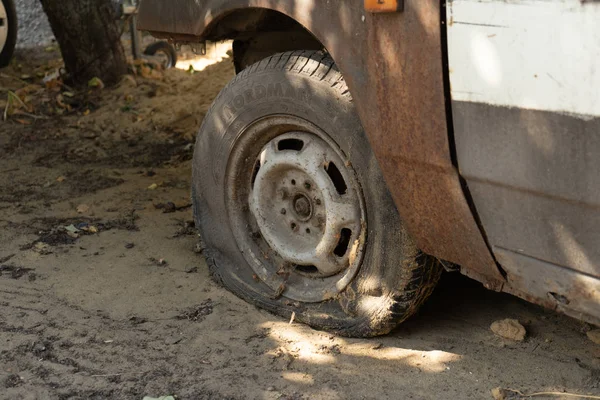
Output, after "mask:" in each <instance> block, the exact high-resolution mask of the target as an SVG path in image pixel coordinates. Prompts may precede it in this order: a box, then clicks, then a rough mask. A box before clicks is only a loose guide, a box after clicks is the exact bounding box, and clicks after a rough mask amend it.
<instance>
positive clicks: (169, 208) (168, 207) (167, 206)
mask: <svg viewBox="0 0 600 400" xmlns="http://www.w3.org/2000/svg"><path fill="white" fill-rule="evenodd" d="M191 206H192V204H191V203H186V204H184V205H181V206H178V205H176V204H175V203H173V202H172V201H169V202H166V203H158V204H155V205H154V208H156V209H157V210H162V212H163V213H164V214H169V213H174V212H175V211H183V210H187V209H188V208H190V207H191Z"/></svg>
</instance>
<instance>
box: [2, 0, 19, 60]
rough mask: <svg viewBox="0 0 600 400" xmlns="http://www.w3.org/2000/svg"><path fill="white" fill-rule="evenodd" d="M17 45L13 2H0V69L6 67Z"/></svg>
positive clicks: (7, 0) (5, 0)
mask: <svg viewBox="0 0 600 400" xmlns="http://www.w3.org/2000/svg"><path fill="white" fill-rule="evenodd" d="M16 44H17V13H16V11H15V3H14V2H13V0H0V68H3V67H6V66H7V65H8V63H9V62H10V59H11V58H12V55H13V51H14V50H15V45H16Z"/></svg>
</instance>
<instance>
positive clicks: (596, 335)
mask: <svg viewBox="0 0 600 400" xmlns="http://www.w3.org/2000/svg"><path fill="white" fill-rule="evenodd" d="M586 335H587V337H588V339H590V340H591V341H592V342H594V343H596V344H600V329H594V330H591V331H587V333H586Z"/></svg>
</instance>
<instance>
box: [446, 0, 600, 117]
mask: <svg viewBox="0 0 600 400" xmlns="http://www.w3.org/2000/svg"><path fill="white" fill-rule="evenodd" d="M447 26H448V46H449V63H450V66H449V67H450V83H451V92H452V99H453V100H460V101H470V102H479V103H487V104H493V105H499V106H508V107H518V108H525V109H531V110H543V111H553V112H562V113H568V114H575V115H579V116H582V117H597V116H600V1H598V0H520V1H519V0H512V1H506V0H453V1H450V2H449V3H448V10H447Z"/></svg>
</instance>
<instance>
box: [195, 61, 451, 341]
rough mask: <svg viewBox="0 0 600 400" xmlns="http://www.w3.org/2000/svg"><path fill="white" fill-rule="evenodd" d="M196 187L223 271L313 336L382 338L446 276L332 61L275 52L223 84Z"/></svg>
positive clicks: (210, 247) (212, 256)
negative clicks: (390, 181)
mask: <svg viewBox="0 0 600 400" xmlns="http://www.w3.org/2000/svg"><path fill="white" fill-rule="evenodd" d="M192 189H193V194H192V196H193V202H194V213H195V218H196V223H197V226H198V227H199V229H200V232H201V234H202V236H203V239H204V242H205V245H206V250H205V254H206V257H207V261H208V264H209V267H210V269H211V272H212V274H213V276H214V277H215V278H216V279H217V280H218V281H219V282H221V283H223V284H224V285H225V286H226V287H227V288H228V289H230V290H231V291H232V292H234V293H235V294H237V295H238V296H240V297H242V298H244V299H246V300H247V301H249V302H251V303H254V304H256V305H257V306H259V307H262V308H265V309H267V310H269V311H271V312H274V313H276V314H279V315H281V316H284V317H287V318H290V316H291V315H292V314H293V313H294V315H295V319H296V320H297V321H301V322H305V323H307V324H309V325H311V326H313V327H314V328H317V329H324V330H328V331H331V332H334V333H337V334H340V335H344V336H353V337H368V336H375V335H380V334H385V333H387V332H389V331H390V330H391V329H393V328H394V327H395V326H396V325H397V324H398V323H399V322H401V321H403V320H405V319H406V318H408V317H409V316H410V315H412V314H413V313H414V312H415V311H416V310H417V308H418V307H419V305H420V304H421V303H422V302H423V301H424V300H425V299H426V298H427V297H428V296H429V294H430V293H431V291H432V290H433V288H434V286H435V284H436V282H437V280H438V278H439V276H440V273H441V267H440V265H439V264H438V262H437V260H436V259H434V258H433V257H430V256H428V255H426V254H424V253H422V252H421V251H419V249H417V247H416V246H415V243H414V241H413V240H412V239H411V237H410V235H409V234H408V232H407V231H406V229H405V227H404V224H403V223H402V220H401V218H400V216H399V215H398V212H397V210H396V207H395V205H394V203H393V201H392V198H391V196H390V193H389V192H388V189H387V186H386V184H385V182H384V180H383V176H382V173H381V170H380V168H379V166H378V163H377V160H376V158H375V156H374V155H373V152H372V150H371V148H370V146H369V142H368V140H367V138H366V135H365V132H364V130H363V128H362V125H361V122H360V120H359V118H358V115H357V113H356V110H355V108H354V105H353V103H352V98H351V96H350V93H349V90H348V87H347V86H346V84H345V82H344V79H343V77H342V75H341V74H340V72H339V71H338V69H337V68H336V66H335V64H334V63H333V60H332V59H331V58H330V57H329V55H327V54H326V53H323V52H315V51H304V52H301V51H297V52H288V53H282V54H277V55H274V56H272V57H269V58H266V59H264V60H262V61H260V62H259V63H257V64H254V65H252V66H250V67H248V68H247V69H245V70H244V71H242V72H241V73H240V74H239V75H237V76H236V77H235V79H233V81H232V82H231V83H229V84H228V85H227V86H226V87H225V89H223V91H222V92H221V93H220V94H219V96H218V97H217V99H216V100H215V102H214V104H213V106H212V107H211V110H210V111H209V113H208V114H207V115H206V117H205V119H204V123H203V125H202V128H201V130H200V133H199V135H198V138H197V142H196V148H195V154H194V165H193V188H192Z"/></svg>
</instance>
